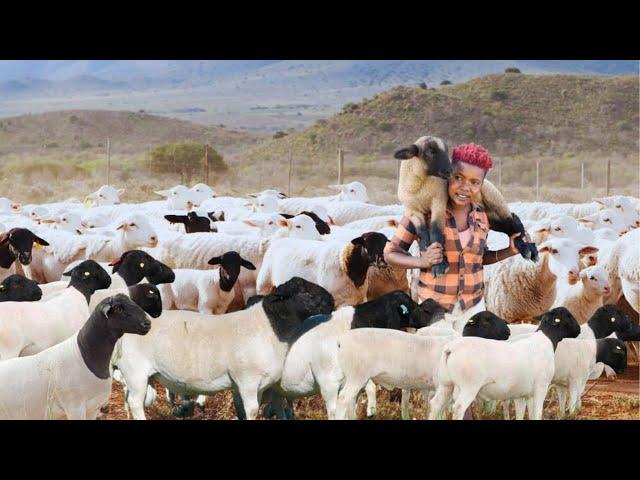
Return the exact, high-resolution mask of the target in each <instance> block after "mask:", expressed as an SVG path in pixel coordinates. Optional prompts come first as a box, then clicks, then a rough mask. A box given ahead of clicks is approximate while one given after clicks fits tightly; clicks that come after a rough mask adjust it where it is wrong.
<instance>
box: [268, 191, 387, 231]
mask: <svg viewBox="0 0 640 480" xmlns="http://www.w3.org/2000/svg"><path fill="white" fill-rule="evenodd" d="M329 188H333V189H336V190H340V193H339V194H338V195H333V196H326V197H294V198H285V199H284V200H281V201H280V202H278V203H279V205H280V209H281V211H282V212H285V213H291V214H295V213H298V212H301V211H304V210H312V211H313V210H315V209H316V208H317V207H318V206H320V205H322V206H325V207H329V206H331V207H335V206H337V205H338V204H339V203H342V202H348V203H355V204H360V205H364V204H365V202H368V201H369V197H368V195H367V188H366V187H365V186H364V185H363V184H362V183H360V182H351V183H347V184H344V185H329ZM378 208H379V207H378ZM357 218H361V217H355V218H354V220H356V219H357ZM329 223H333V222H332V221H330V222H329Z"/></svg>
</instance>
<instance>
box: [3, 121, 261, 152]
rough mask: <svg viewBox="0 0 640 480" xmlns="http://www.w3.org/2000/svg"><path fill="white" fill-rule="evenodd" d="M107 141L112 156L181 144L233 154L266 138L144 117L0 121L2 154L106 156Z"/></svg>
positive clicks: (183, 122) (189, 123) (247, 133)
mask: <svg viewBox="0 0 640 480" xmlns="http://www.w3.org/2000/svg"><path fill="white" fill-rule="evenodd" d="M107 138H110V139H111V147H112V151H113V152H115V153H123V154H125V153H126V154H131V153H140V152H143V151H146V150H148V149H149V148H151V147H153V146H155V145H159V144H163V143H172V142H179V141H195V142H209V143H210V144H211V145H214V146H215V147H216V148H218V149H219V150H220V151H222V152H223V153H231V152H234V151H236V150H238V149H239V148H244V147H247V146H248V145H251V144H253V143H256V142H259V141H261V140H262V139H263V138H264V137H262V136H261V135H258V134H255V133H249V132H240V131H234V130H228V129H225V128H222V127H219V126H205V125H197V124H194V123H191V122H186V121H183V120H177V119H174V118H167V117H160V116H156V115H149V114H147V113H143V112H142V113H141V112H119V111H108V110H70V111H56V112H48V113H41V114H36V115H21V116H18V117H10V118H4V119H0V155H7V154H11V153H16V154H24V153H38V154H45V153H53V152H55V151H80V150H87V149H94V148H98V149H101V150H102V151H104V147H105V146H106V141H107Z"/></svg>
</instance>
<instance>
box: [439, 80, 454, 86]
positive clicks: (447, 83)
mask: <svg viewBox="0 0 640 480" xmlns="http://www.w3.org/2000/svg"><path fill="white" fill-rule="evenodd" d="M440 85H453V84H452V83H451V82H450V81H449V80H442V81H441V82H440Z"/></svg>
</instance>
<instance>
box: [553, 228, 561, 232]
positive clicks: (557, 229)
mask: <svg viewBox="0 0 640 480" xmlns="http://www.w3.org/2000/svg"><path fill="white" fill-rule="evenodd" d="M554 230H555V231H556V232H559V231H560V230H562V229H561V228H560V227H556V228H554Z"/></svg>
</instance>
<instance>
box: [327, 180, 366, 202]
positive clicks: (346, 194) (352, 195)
mask: <svg viewBox="0 0 640 480" xmlns="http://www.w3.org/2000/svg"><path fill="white" fill-rule="evenodd" d="M329 188H333V189H334V190H340V193H339V194H338V195H336V196H335V197H329V200H335V201H339V202H344V201H355V202H368V201H369V196H368V195H367V187H365V186H364V185H363V184H362V183H360V182H350V183H347V184H342V185H329Z"/></svg>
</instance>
